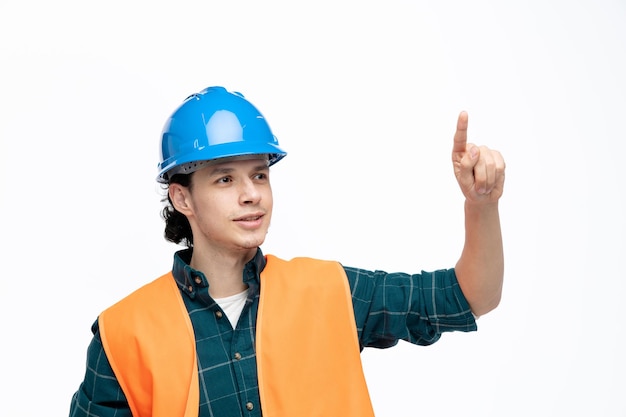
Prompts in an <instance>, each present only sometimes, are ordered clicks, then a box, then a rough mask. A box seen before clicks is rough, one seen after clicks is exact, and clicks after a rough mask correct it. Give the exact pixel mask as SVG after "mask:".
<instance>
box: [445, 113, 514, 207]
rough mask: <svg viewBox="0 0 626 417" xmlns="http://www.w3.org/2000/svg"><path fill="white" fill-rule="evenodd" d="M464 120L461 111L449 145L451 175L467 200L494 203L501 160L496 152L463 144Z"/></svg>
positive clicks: (500, 181) (501, 179)
mask: <svg viewBox="0 0 626 417" xmlns="http://www.w3.org/2000/svg"><path fill="white" fill-rule="evenodd" d="M467 120H468V116H467V112H465V111H462V112H461V114H459V119H458V121H457V124H456V133H455V134H454V146H453V147H452V164H453V165H454V175H455V176H456V180H457V182H458V183H459V186H460V187H461V191H462V192H463V195H464V196H465V199H466V201H467V202H468V203H479V204H488V203H495V202H497V201H498V200H499V199H500V197H501V196H502V191H503V188H504V169H505V163H504V159H503V158H502V155H501V154H500V152H498V151H495V150H491V149H489V148H487V147H486V146H477V145H474V144H472V143H467Z"/></svg>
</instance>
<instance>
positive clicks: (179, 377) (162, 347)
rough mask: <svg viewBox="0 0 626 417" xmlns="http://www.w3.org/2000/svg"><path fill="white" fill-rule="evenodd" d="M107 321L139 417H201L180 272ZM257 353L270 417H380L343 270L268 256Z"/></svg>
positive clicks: (112, 311)
mask: <svg viewBox="0 0 626 417" xmlns="http://www.w3.org/2000/svg"><path fill="white" fill-rule="evenodd" d="M98 320H99V327H100V334H101V338H102V343H103V346H104V350H105V352H106V354H107V358H108V359H109V362H110V364H111V367H112V368H113V371H114V372H115V375H116V377H117V379H118V381H119V383H120V386H121V388H122V390H123V391H124V394H125V395H126V398H127V400H128V404H129V406H130V409H131V411H132V413H133V416H135V417H178V416H180V417H183V416H184V417H197V416H198V405H199V397H200V394H199V382H198V366H197V360H196V350H195V349H196V344H195V339H194V333H193V328H192V325H191V320H190V319H189V314H188V312H187V309H186V308H185V305H184V302H183V300H182V297H181V295H180V292H179V290H178V287H177V285H176V282H175V280H174V278H173V276H172V275H171V272H170V273H168V274H165V275H163V276H162V277H160V278H158V279H156V280H155V281H153V282H151V283H149V284H147V285H145V286H144V287H142V288H140V289H139V290H137V291H135V292H134V293H132V294H130V295H129V296H128V297H126V298H124V299H123V300H121V301H120V302H118V303H116V304H114V305H113V306H111V307H109V308H108V309H106V310H105V311H104V312H102V314H100V317H99V319H98ZM256 355H257V368H258V377H259V393H260V397H261V409H262V411H263V415H264V417H292V416H296V415H297V416H303V417H309V416H310V417H313V416H315V417H335V416H341V417H371V416H373V415H374V412H373V409H372V405H371V401H370V398H369V393H368V389H367V385H366V382H365V377H364V374H363V368H362V366H361V356H360V349H359V342H358V338H357V330H356V324H355V319H354V311H353V307H352V297H351V295H350V288H349V285H348V281H347V279H346V276H345V272H344V270H343V268H342V266H341V265H340V264H339V263H337V262H330V261H320V260H316V259H310V258H295V259H292V260H291V261H284V260H282V259H279V258H276V257H274V256H272V255H268V256H267V264H266V266H265V269H264V270H263V272H262V273H261V295H260V302H259V311H258V317H257V332H256Z"/></svg>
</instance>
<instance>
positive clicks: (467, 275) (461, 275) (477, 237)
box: [455, 202, 504, 316]
mask: <svg viewBox="0 0 626 417" xmlns="http://www.w3.org/2000/svg"><path fill="white" fill-rule="evenodd" d="M455 269H456V274H457V278H458V280H459V285H460V286H461V289H462V290H463V294H464V295H465V298H466V299H467V301H468V303H469V304H470V307H471V308H472V312H473V313H474V314H475V315H476V316H481V315H483V314H486V313H488V312H489V311H491V310H493V309H494V308H496V307H497V306H498V304H499V302H500V297H501V294H502V281H503V276H504V252H503V247H502V232H501V228H500V215H499V211H498V203H497V202H495V203H491V204H484V205H478V204H471V203H468V202H466V203H465V244H464V246H463V252H462V254H461V258H460V259H459V261H458V262H457V264H456V268H455Z"/></svg>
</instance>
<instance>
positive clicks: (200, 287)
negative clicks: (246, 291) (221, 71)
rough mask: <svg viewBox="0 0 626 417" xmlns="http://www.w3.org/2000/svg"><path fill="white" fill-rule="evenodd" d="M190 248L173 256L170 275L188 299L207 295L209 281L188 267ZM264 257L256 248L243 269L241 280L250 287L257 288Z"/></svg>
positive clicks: (263, 265)
mask: <svg viewBox="0 0 626 417" xmlns="http://www.w3.org/2000/svg"><path fill="white" fill-rule="evenodd" d="M192 253H193V249H192V248H188V249H183V250H180V251H178V252H176V253H175V254H174V264H173V266H172V275H174V279H175V280H176V283H177V284H178V287H179V288H180V289H181V291H183V292H184V293H185V294H186V295H187V296H189V297H190V298H192V299H193V298H195V297H196V295H197V294H199V293H205V294H206V293H208V290H207V288H208V287H209V281H208V280H207V279H206V276H205V275H204V273H202V272H201V271H198V270H197V269H194V268H192V267H191V266H189V263H190V262H191V254H192ZM266 262H267V261H266V259H265V256H264V255H263V252H262V251H261V248H258V249H257V251H256V254H255V255H254V258H252V260H250V262H248V263H247V264H246V265H245V266H244V269H243V274H242V280H243V282H244V283H246V284H248V286H250V287H257V288H258V287H259V282H260V280H259V274H260V273H261V271H263V269H264V268H265V264H266Z"/></svg>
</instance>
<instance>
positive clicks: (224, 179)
mask: <svg viewBox="0 0 626 417" xmlns="http://www.w3.org/2000/svg"><path fill="white" fill-rule="evenodd" d="M231 181H232V179H231V178H230V177H221V178H218V179H217V181H216V183H218V184H228V183H229V182H231Z"/></svg>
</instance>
